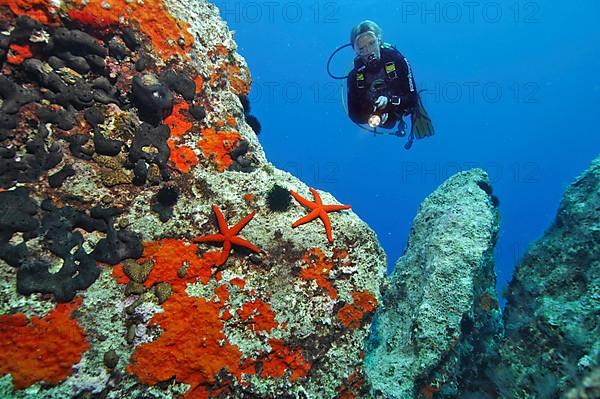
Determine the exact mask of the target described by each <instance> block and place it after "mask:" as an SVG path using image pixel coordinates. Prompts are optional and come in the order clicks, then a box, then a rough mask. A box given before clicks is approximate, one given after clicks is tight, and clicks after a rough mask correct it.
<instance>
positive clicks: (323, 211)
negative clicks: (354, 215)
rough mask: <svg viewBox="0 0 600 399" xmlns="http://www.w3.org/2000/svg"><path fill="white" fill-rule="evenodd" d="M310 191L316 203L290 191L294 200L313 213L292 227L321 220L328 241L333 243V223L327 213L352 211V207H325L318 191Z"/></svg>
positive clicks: (312, 189) (310, 188) (297, 221)
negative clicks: (317, 219)
mask: <svg viewBox="0 0 600 399" xmlns="http://www.w3.org/2000/svg"><path fill="white" fill-rule="evenodd" d="M308 189H309V190H310V192H311V193H312V195H313V196H314V197H315V201H314V202H313V201H309V200H307V199H306V198H304V197H302V196H300V194H298V193H296V192H294V191H293V190H290V193H291V194H292V196H294V198H296V200H297V201H298V202H299V203H301V204H302V205H303V206H305V207H307V208H309V209H311V212H310V213H309V214H308V215H306V216H304V217H303V218H300V219H298V220H296V221H295V222H294V224H292V227H298V226H300V225H301V224H304V223H308V222H310V221H311V220H313V219H316V218H320V219H321V220H322V221H323V224H324V225H325V232H326V233H327V239H328V240H329V242H333V237H332V235H331V222H330V221H329V216H328V215H327V213H329V212H337V211H341V210H344V209H350V205H323V201H322V200H321V196H320V195H319V193H318V192H317V190H315V189H314V188H312V187H309V188H308Z"/></svg>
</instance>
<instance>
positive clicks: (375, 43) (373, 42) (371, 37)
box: [354, 32, 381, 64]
mask: <svg viewBox="0 0 600 399" xmlns="http://www.w3.org/2000/svg"><path fill="white" fill-rule="evenodd" d="M354 50H355V51H356V54H358V55H359V56H360V58H362V60H363V61H364V62H365V63H366V64H371V63H373V62H375V61H379V59H380V58H381V50H380V43H379V39H378V38H377V36H375V34H374V33H373V32H365V33H363V34H361V35H359V36H358V37H357V38H356V40H355V42H354Z"/></svg>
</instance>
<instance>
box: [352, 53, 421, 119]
mask: <svg viewBox="0 0 600 399" xmlns="http://www.w3.org/2000/svg"><path fill="white" fill-rule="evenodd" d="M392 62H393V64H394V66H395V72H396V77H394V73H389V72H386V64H387V65H388V66H389V65H390V64H389V63H392ZM390 69H391V68H390ZM361 74H362V75H363V76H362V77H364V80H363V79H357V75H358V76H360V75H361ZM374 82H377V83H375V84H374ZM378 83H379V84H378ZM347 84H348V114H349V116H350V119H352V121H353V122H355V123H359V124H364V123H367V121H368V119H369V116H370V115H371V114H372V113H373V103H374V101H375V100H377V98H378V97H379V96H386V97H387V98H388V105H387V106H386V107H385V108H384V109H383V110H380V111H378V113H384V112H387V113H388V120H387V122H386V123H385V124H382V125H381V127H383V128H387V129H391V128H393V127H394V125H395V124H396V122H398V120H399V119H400V118H401V117H402V115H404V114H405V113H410V111H411V110H412V109H413V108H414V107H416V106H417V103H418V92H417V87H416V85H415V80H414V78H413V76H412V71H411V69H410V65H409V64H408V62H407V61H406V58H404V56H403V55H402V54H400V52H399V51H398V50H396V49H394V48H392V47H387V46H385V47H382V48H381V58H380V60H379V61H377V62H375V63H374V64H372V65H369V66H367V67H363V64H362V61H361V60H360V58H357V60H355V62H354V69H353V70H352V71H351V72H350V74H349V75H348V80H347ZM378 86H379V87H378ZM392 96H397V97H398V98H399V99H400V104H399V105H393V104H392Z"/></svg>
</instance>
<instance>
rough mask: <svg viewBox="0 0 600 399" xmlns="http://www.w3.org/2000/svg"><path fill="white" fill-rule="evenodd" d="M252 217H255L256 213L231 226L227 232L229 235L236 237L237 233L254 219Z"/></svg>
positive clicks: (253, 212)
mask: <svg viewBox="0 0 600 399" xmlns="http://www.w3.org/2000/svg"><path fill="white" fill-rule="evenodd" d="M254 215H256V211H252V213H250V214H249V215H247V216H246V217H245V218H243V219H242V220H240V221H239V222H237V224H236V225H235V226H233V227H232V228H231V229H230V230H229V232H230V233H231V235H232V236H237V235H238V233H239V232H240V231H241V230H242V229H243V228H244V227H245V226H246V225H247V224H248V222H249V221H250V220H252V218H253V217H254Z"/></svg>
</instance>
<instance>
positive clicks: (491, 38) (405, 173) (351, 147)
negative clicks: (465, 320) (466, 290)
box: [216, 0, 600, 291]
mask: <svg viewBox="0 0 600 399" xmlns="http://www.w3.org/2000/svg"><path fill="white" fill-rule="evenodd" d="M216 5H217V6H219V7H220V8H221V15H222V17H223V18H224V19H225V20H226V21H227V22H228V24H229V27H230V29H232V30H235V31H236V34H235V39H236V42H237V43H238V46H239V48H238V51H239V52H240V53H241V54H242V55H243V56H244V57H245V58H246V60H247V62H248V64H249V66H250V69H251V71H252V75H253V82H254V83H253V89H252V92H251V95H250V99H251V101H252V113H253V114H255V115H256V116H258V118H259V119H260V121H261V123H262V126H263V129H262V133H261V134H260V141H261V143H262V145H263V146H264V149H265V151H266V153H267V156H268V158H269V160H270V161H271V162H273V163H274V164H275V165H276V166H278V167H280V168H282V169H285V170H287V171H289V172H291V173H293V174H294V175H296V176H297V177H299V178H301V179H303V180H304V181H305V182H306V183H307V184H308V185H310V186H312V187H315V188H318V189H321V190H325V191H329V192H331V193H332V194H333V195H335V196H336V198H337V199H338V200H339V201H341V202H342V203H350V204H352V208H353V210H354V211H355V212H356V213H357V214H358V215H359V216H360V217H361V218H362V219H363V220H364V221H366V222H367V223H368V224H369V225H370V226H371V227H372V228H373V229H374V230H375V232H376V233H377V236H378V238H379V241H380V242H381V244H382V246H383V248H384V249H385V251H386V253H387V255H388V270H389V271H391V270H393V266H394V262H395V261H396V259H397V258H398V257H400V256H401V255H402V253H403V252H404V249H405V246H406V241H407V238H408V233H409V230H410V226H411V223H412V219H413V217H414V216H415V214H416V212H417V210H418V206H419V204H420V203H421V201H422V200H423V199H424V198H425V197H426V196H427V195H428V194H429V193H431V192H432V191H433V190H435V189H436V187H437V186H438V185H439V184H440V183H442V182H443V181H444V180H445V178H447V177H449V176H450V175H452V174H453V173H455V172H456V171H458V170H464V169H469V168H471V167H473V166H479V167H483V168H484V169H486V170H487V171H488V173H489V174H490V178H491V181H492V185H493V188H494V193H495V194H496V195H497V196H498V197H499V198H500V213H501V218H502V221H501V236H500V240H499V243H498V246H497V250H496V268H497V275H498V288H499V290H500V291H501V290H502V288H503V287H505V286H506V284H507V282H508V281H509V280H510V276H511V273H512V271H513V269H514V266H515V263H516V262H517V261H518V259H519V257H520V256H521V255H522V254H523V252H524V251H525V249H526V247H527V245H528V244H529V243H530V242H532V241H533V240H535V239H537V238H539V237H540V236H541V235H542V234H543V232H544V230H545V229H546V228H548V227H549V226H550V224H551V223H552V221H553V219H554V216H555V214H556V210H557V208H558V205H559V202H560V199H561V196H562V194H563V192H564V190H565V188H566V187H567V186H568V185H569V183H570V182H571V181H572V180H573V179H574V178H575V177H576V176H577V175H579V174H580V173H581V172H582V171H583V170H584V169H585V168H587V167H588V165H589V163H590V161H591V160H592V159H593V158H595V157H596V156H597V155H598V154H599V153H600V151H599V150H600V134H599V133H600V131H599V128H598V126H599V125H600V112H599V110H598V107H600V78H599V76H598V71H600V24H599V23H598V22H599V21H600V2H598V1H596V0H579V1H577V2H576V3H571V2H569V3H567V2H556V1H550V0H544V1H534V2H528V1H523V2H514V1H510V2H504V1H499V2H485V1H484V2H434V1H417V2H400V1H366V0H365V1H345V2H328V1H320V2H308V1H307V2H290V1H264V2H261V1H258V2H255V1H221V2H218V1H217V2H216ZM362 19H372V20H374V21H376V22H377V23H378V24H379V25H380V26H381V27H382V29H383V31H384V39H385V40H386V41H387V42H389V43H392V44H395V45H396V46H397V47H398V49H399V50H400V51H401V52H402V53H403V54H404V55H405V56H406V57H407V58H408V59H409V61H410V63H411V65H412V67H413V71H414V73H415V78H416V81H417V85H418V86H419V88H425V89H427V90H429V91H428V92H427V93H426V94H424V95H423V98H424V101H425V104H426V108H427V109H428V111H429V113H430V116H431V117H432V118H433V120H434V125H435V128H436V136H434V137H433V138H429V139H425V140H422V141H418V142H416V143H415V145H414V146H413V148H412V149H411V150H410V151H406V150H404V148H403V144H404V139H399V138H397V137H393V136H374V135H372V134H369V133H367V132H365V131H363V130H361V129H359V128H358V127H356V126H355V125H354V124H352V122H351V121H350V120H349V119H348V118H347V116H346V114H345V112H344V107H343V104H342V101H341V96H340V91H339V89H340V88H339V81H334V80H332V79H330V78H329V76H328V75H327V73H326V69H325V65H326V62H327V59H328V57H329V55H330V53H331V52H332V51H333V50H334V49H335V48H336V47H337V46H339V45H342V44H345V43H347V42H348V41H349V32H350V29H351V28H352V26H353V25H354V24H356V23H358V22H360V21H361V20H362ZM352 58H353V53H352V51H351V50H350V49H345V50H342V52H340V53H339V54H338V55H337V57H336V58H335V59H334V62H333V68H332V69H333V71H334V72H335V73H336V74H338V75H339V74H344V72H345V71H346V70H347V68H348V66H349V65H350V63H351V61H352ZM334 235H335V232H334Z"/></svg>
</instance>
